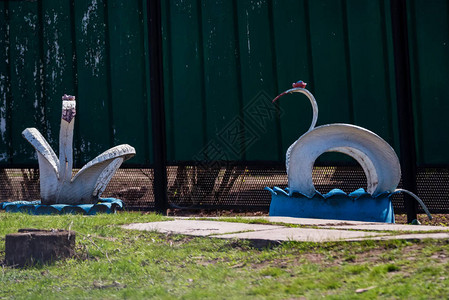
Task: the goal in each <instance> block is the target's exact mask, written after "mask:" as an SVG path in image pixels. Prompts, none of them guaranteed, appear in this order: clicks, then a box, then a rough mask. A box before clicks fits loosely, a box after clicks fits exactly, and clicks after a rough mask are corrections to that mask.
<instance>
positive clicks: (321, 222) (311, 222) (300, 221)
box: [242, 216, 383, 226]
mask: <svg viewBox="0 0 449 300" xmlns="http://www.w3.org/2000/svg"><path fill="white" fill-rule="evenodd" d="M242 218H243V219H264V220H267V221H269V222H275V223H286V224H296V225H308V226H325V225H328V226H344V225H369V224H379V223H373V222H362V221H346V220H332V219H307V218H293V217H266V216H262V217H242ZM380 224H383V223H380Z"/></svg>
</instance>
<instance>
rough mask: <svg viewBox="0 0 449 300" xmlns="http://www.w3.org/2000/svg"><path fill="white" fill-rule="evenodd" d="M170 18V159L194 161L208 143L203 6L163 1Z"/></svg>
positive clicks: (167, 94)
mask: <svg viewBox="0 0 449 300" xmlns="http://www.w3.org/2000/svg"><path fill="white" fill-rule="evenodd" d="M163 2H164V16H165V17H166V18H167V20H168V21H167V23H165V26H166V29H165V30H166V32H167V33H168V35H167V36H165V37H164V38H165V39H167V42H168V43H169V45H170V48H165V49H164V55H166V56H168V58H167V59H168V60H169V62H168V63H169V64H170V66H172V67H171V68H170V69H169V70H167V72H166V73H165V76H167V80H166V81H165V82H166V83H167V81H169V82H168V85H166V88H165V90H164V92H165V99H166V108H165V110H166V119H167V148H168V154H169V155H168V157H169V159H174V160H193V159H194V157H196V156H197V155H198V154H199V153H200V152H201V150H202V149H203V147H204V146H205V143H206V137H205V120H204V114H203V109H204V101H205V98H204V70H203V66H204V65H203V59H204V57H203V48H202V47H203V45H202V34H201V14H200V6H199V5H200V4H199V3H198V1H195V0H186V1H169V0H166V1H163Z"/></svg>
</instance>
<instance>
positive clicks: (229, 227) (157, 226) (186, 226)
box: [122, 219, 284, 236]
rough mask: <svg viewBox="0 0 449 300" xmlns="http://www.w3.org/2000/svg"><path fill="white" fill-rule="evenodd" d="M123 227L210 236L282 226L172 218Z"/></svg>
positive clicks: (265, 229) (273, 228) (266, 229)
mask: <svg viewBox="0 0 449 300" xmlns="http://www.w3.org/2000/svg"><path fill="white" fill-rule="evenodd" d="M122 227H123V228H125V229H135V230H146V231H158V232H162V233H174V234H185V235H195V236H210V235H217V234H227V233H236V232H242V231H254V232H258V231H269V230H275V229H281V228H284V227H282V226H277V225H263V224H242V223H231V222H219V221H202V220H179V219H177V220H174V221H163V222H152V223H134V224H129V225H124V226H122Z"/></svg>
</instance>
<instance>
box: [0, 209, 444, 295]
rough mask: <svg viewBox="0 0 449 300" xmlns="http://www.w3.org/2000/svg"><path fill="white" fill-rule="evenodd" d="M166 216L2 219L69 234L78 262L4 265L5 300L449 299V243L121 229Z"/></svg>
mask: <svg viewBox="0 0 449 300" xmlns="http://www.w3.org/2000/svg"><path fill="white" fill-rule="evenodd" d="M166 219H167V218H165V217H161V216H158V215H155V214H141V213H120V214H117V215H97V216H80V215H64V216H30V215H25V214H6V213H0V238H1V242H0V259H3V258H4V236H5V234H8V233H13V232H17V229H19V228H42V229H51V228H58V229H71V230H74V231H75V232H76V233H77V236H76V253H77V254H76V256H75V257H74V258H72V259H69V260H65V261H58V262H55V263H53V264H51V265H40V266H34V267H30V268H26V269H13V268H10V267H7V266H2V268H1V270H0V299H1V298H14V299H86V298H87V299H91V298H100V299H116V298H118V299H123V298H127V299H148V298H156V299H199V298H201V299H242V298H245V299H246V298H248V299H295V298H301V297H303V298H305V299H316V298H327V299H379V298H381V299H382V298H384V299H397V298H399V299H441V298H447V295H449V276H448V275H447V274H449V273H448V271H449V263H448V262H449V244H448V243H447V241H430V240H429V241H422V242H413V243H412V242H408V241H388V242H378V241H376V242H374V241H364V242H353V243H349V242H338V243H300V242H287V243H283V244H282V245H280V246H276V247H274V248H271V249H262V250H260V249H254V248H252V247H251V245H250V244H249V243H248V242H246V241H237V240H221V239H215V238H201V237H186V236H180V235H166V234H160V233H156V232H140V231H132V230H124V229H121V228H120V227H119V226H118V225H121V224H127V223H132V222H152V221H161V220H166Z"/></svg>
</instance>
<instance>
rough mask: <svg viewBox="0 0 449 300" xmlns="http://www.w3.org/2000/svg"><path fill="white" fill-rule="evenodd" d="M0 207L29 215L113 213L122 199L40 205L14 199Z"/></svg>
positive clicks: (121, 206)
mask: <svg viewBox="0 0 449 300" xmlns="http://www.w3.org/2000/svg"><path fill="white" fill-rule="evenodd" d="M0 209H2V210H5V211H6V212H24V213H28V214H30V215H59V214H83V215H95V214H97V213H107V214H110V213H115V212H116V211H117V210H121V209H123V201H122V200H120V199H116V198H100V201H99V202H98V203H96V204H80V205H69V204H52V205H41V201H40V200H37V201H14V202H2V203H0Z"/></svg>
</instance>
